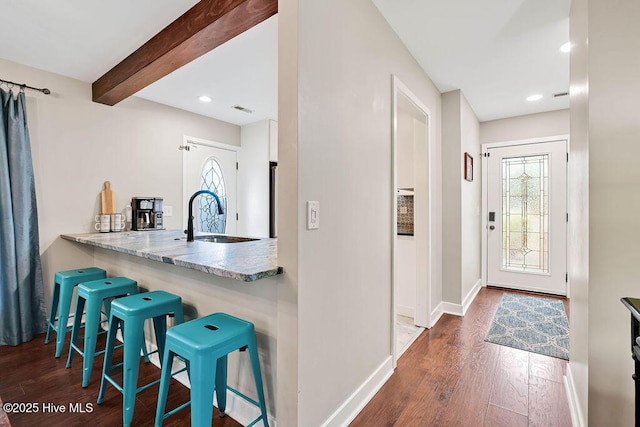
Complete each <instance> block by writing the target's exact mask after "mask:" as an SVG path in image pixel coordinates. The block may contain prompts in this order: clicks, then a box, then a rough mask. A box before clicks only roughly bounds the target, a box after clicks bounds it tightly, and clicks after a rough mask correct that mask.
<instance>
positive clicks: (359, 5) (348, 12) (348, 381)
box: [278, 0, 441, 427]
mask: <svg viewBox="0 0 640 427" xmlns="http://www.w3.org/2000/svg"><path fill="white" fill-rule="evenodd" d="M279 11H280V13H281V14H282V12H284V15H280V16H279V22H280V25H284V26H285V27H284V28H281V32H280V37H279V39H280V46H279V52H280V55H281V59H280V61H279V70H280V79H279V83H280V85H281V86H280V93H279V100H280V101H279V102H280V105H279V112H280V117H279V127H280V142H279V158H280V167H281V170H280V178H281V182H283V181H285V182H288V183H289V182H291V181H290V180H292V181H294V182H293V183H290V184H284V185H282V186H280V189H281V190H282V191H281V192H280V204H279V205H280V208H282V209H286V210H287V211H286V212H281V214H280V218H279V222H280V226H279V229H280V234H282V231H283V223H282V222H283V220H285V219H286V220H288V224H287V226H288V227H291V228H293V227H296V225H297V227H296V231H295V232H291V231H288V232H287V233H286V235H285V236H283V237H284V239H283V238H279V246H281V247H279V253H281V252H282V251H284V252H285V253H284V255H285V256H286V264H283V266H284V268H285V272H286V271H287V268H288V265H291V266H292V268H293V270H292V273H291V274H290V275H288V277H287V281H286V282H285V283H283V285H284V287H285V288H286V291H285V292H286V295H285V292H283V299H285V298H286V297H288V296H292V295H294V294H295V292H296V291H297V293H298V306H297V310H296V309H295V308H294V307H288V308H289V310H287V311H286V312H285V313H283V316H286V317H287V318H288V319H290V320H292V318H293V316H296V315H297V316H298V330H297V331H296V332H297V344H298V350H299V351H298V356H297V368H298V371H297V375H298V382H297V384H298V395H297V398H296V397H295V395H294V394H293V393H292V391H293V390H292V389H291V384H290V383H289V385H288V386H287V390H286V397H293V398H295V399H296V400H297V403H298V405H297V418H296V419H291V418H290V417H291V416H292V415H294V414H295V412H296V410H295V409H294V408H291V407H289V408H287V409H286V410H285V411H286V419H285V417H283V412H284V411H280V408H279V409H278V425H280V426H281V427H282V425H284V426H293V425H300V426H316V425H320V424H322V423H323V422H324V421H326V420H327V419H328V418H329V417H330V416H331V414H332V413H334V411H336V410H338V409H339V407H340V405H342V404H343V403H344V402H345V401H346V400H347V399H348V398H349V397H350V396H351V395H352V393H354V392H355V391H356V390H357V389H358V387H360V386H361V385H362V384H363V383H364V382H365V381H366V380H367V378H368V377H369V376H370V375H371V374H372V373H374V372H375V371H376V369H377V368H378V367H380V366H381V365H382V364H383V363H385V362H388V361H389V360H390V355H391V341H392V339H391V338H392V332H391V243H392V239H393V236H392V233H391V226H392V223H391V221H392V218H393V216H392V206H393V204H392V201H393V198H394V197H395V189H394V188H392V179H391V167H392V158H391V134H392V132H391V90H390V89H391V75H392V74H396V75H398V77H399V78H400V79H401V80H402V82H403V83H405V84H406V85H407V86H408V87H409V88H410V90H411V91H412V92H413V93H414V94H416V95H417V96H418V97H419V98H420V99H421V100H422V102H423V103H424V104H425V105H427V106H428V108H429V109H430V110H431V114H432V117H431V119H432V129H431V130H432V133H431V134H432V136H433V139H434V141H433V147H434V150H435V151H436V152H435V153H433V155H434V156H435V157H436V158H439V157H440V152H439V149H440V132H439V123H440V94H439V93H438V91H437V89H436V88H435V86H434V85H433V84H432V83H431V81H430V80H429V79H428V77H427V76H426V75H425V74H424V72H423V71H422V70H421V69H420V67H419V65H418V64H417V63H416V62H415V60H414V59H413V58H412V56H411V55H410V54H409V52H408V51H407V50H406V48H405V47H404V46H403V45H402V43H401V42H400V40H399V39H398V37H397V36H396V35H395V34H394V33H393V31H392V30H391V29H390V27H389V26H388V24H387V23H386V22H385V20H384V18H383V17H382V16H381V15H380V13H379V12H378V10H377V9H376V8H375V7H374V5H373V4H372V3H371V2H370V1H369V0H354V1H349V2H345V1H341V0H328V1H323V2H299V1H298V0H283V1H280V2H279ZM296 23H297V25H296ZM328 28H330V29H331V31H328V30H327V29H328ZM285 33H286V36H288V37H287V38H286V40H285V39H284V37H283V36H284V35H285ZM296 34H297V35H296ZM285 75H286V76H287V77H289V79H287V80H286V81H285V79H284V77H285ZM283 86H286V87H283ZM292 86H293V87H294V89H292ZM293 91H295V93H296V97H295V100H294V99H293ZM283 99H286V101H284V100H283ZM291 102H294V103H295V104H296V106H291V105H287V104H289V103H291ZM283 104H285V105H283ZM296 114H297V116H296ZM296 117H297V129H296V126H294V125H293V124H291V123H290V122H291V121H293V120H296ZM285 128H286V129H285ZM289 149H290V150H292V152H291V153H286V154H285V152H286V151H288V150H289ZM291 161H293V162H295V165H291V164H289V162H291ZM436 163H437V162H436ZM434 167H435V168H436V169H437V170H434V171H433V175H434V177H439V176H440V169H439V164H435V165H434ZM435 179H436V180H437V179H438V178H435ZM296 183H297V184H296ZM433 188H434V194H433V203H434V205H435V206H439V205H440V200H441V199H440V188H441V184H440V182H438V181H436V182H435V183H433ZM308 200H318V201H320V218H321V220H320V229H319V230H306V228H305V202H306V201H308ZM290 206H293V207H295V209H297V212H296V213H294V212H293V211H292V210H289V209H290V208H289V207H290ZM293 215H295V217H293ZM433 227H434V229H435V230H438V229H440V216H439V215H436V217H435V218H433ZM439 245H440V242H439V241H436V243H435V245H434V248H433V249H434V252H436V253H439V252H440V249H439V248H440V246H439ZM296 246H297V248H298V255H297V260H296V259H292V257H291V255H292V254H291V252H290V249H291V248H293V247H296ZM435 264H436V266H437V265H439V264H440V260H439V259H436V260H435ZM436 274H437V279H436V282H439V277H440V276H439V274H440V272H439V271H438V272H437V273H436ZM288 326H291V322H286V321H285V322H282V324H281V328H279V334H278V335H279V336H281V335H280V331H281V330H284V329H285V328H287V327H288ZM289 329H290V331H291V332H294V328H293V327H290V328H289ZM294 339H295V338H294ZM278 351H279V352H280V346H279V347H278ZM288 351H289V352H290V351H291V350H288ZM278 360H279V367H280V366H281V365H280V362H282V364H283V365H284V363H285V361H284V358H281V356H280V354H278ZM289 362H290V363H293V361H291V360H290V361H289ZM294 369H295V368H294ZM278 372H279V375H280V373H281V369H280V368H279V369H278ZM287 375H288V376H289V379H291V378H293V377H294V376H295V372H294V373H288V374H287ZM279 383H280V381H279ZM368 385H369V386H370V384H368ZM284 394H285V393H283V394H280V393H279V394H278V396H279V398H283V397H285V396H283V395H284ZM282 405H285V403H282ZM286 405H294V403H293V401H292V400H288V401H286ZM347 409H348V408H347ZM351 409H353V408H351ZM331 420H332V421H333V422H338V418H332V419H331ZM280 423H283V424H282V425H281V424H280Z"/></svg>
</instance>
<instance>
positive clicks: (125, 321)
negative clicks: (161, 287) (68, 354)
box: [98, 291, 184, 427]
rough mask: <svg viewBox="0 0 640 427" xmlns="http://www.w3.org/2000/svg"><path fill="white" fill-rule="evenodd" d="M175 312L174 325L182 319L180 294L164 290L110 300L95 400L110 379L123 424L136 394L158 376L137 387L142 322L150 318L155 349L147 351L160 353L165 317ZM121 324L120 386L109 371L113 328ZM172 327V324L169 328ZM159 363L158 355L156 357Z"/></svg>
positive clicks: (101, 397) (128, 419)
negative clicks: (118, 395)
mask: <svg viewBox="0 0 640 427" xmlns="http://www.w3.org/2000/svg"><path fill="white" fill-rule="evenodd" d="M170 315H174V316H175V323H176V325H178V324H180V323H182V322H183V321H184V317H183V313H182V298H180V297H179V296H177V295H173V294H170V293H168V292H164V291H152V292H143V293H139V294H135V295H129V296H126V297H122V298H118V299H116V300H114V301H113V302H112V303H111V314H110V316H109V332H108V333H107V343H106V347H105V355H104V364H103V368H102V380H101V382H100V393H99V394H98V404H102V402H103V400H104V392H105V390H106V388H107V382H109V383H111V384H112V385H113V386H114V387H115V388H116V389H117V390H118V391H119V392H120V393H122V395H123V399H122V400H123V408H122V418H123V425H124V426H125V427H127V426H130V425H131V420H132V419H133V410H134V407H135V401H136V394H138V393H139V392H141V391H143V390H145V389H147V388H149V387H151V386H152V385H154V384H157V383H158V382H159V381H160V380H156V381H152V382H150V383H149V384H146V385H144V386H142V387H138V368H139V365H140V349H141V348H142V346H143V344H144V343H143V341H144V322H145V320H147V319H153V326H154V331H155V336H156V343H157V345H158V349H157V350H155V351H153V352H151V353H150V354H152V353H156V352H157V353H158V355H159V356H161V355H162V354H163V353H164V343H165V336H166V333H167V323H166V322H167V317H168V316H170ZM119 327H122V330H123V332H122V338H123V343H124V356H123V361H122V364H121V365H122V368H123V378H124V379H123V382H122V386H120V385H119V384H118V383H117V382H116V381H115V380H114V379H113V378H111V376H110V374H111V371H112V370H113V368H115V367H117V366H120V365H116V366H112V365H111V363H112V359H113V351H114V348H115V341H116V331H117V330H118V328H119ZM171 329H173V328H171ZM160 363H161V364H162V359H160Z"/></svg>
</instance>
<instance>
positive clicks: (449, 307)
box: [440, 301, 464, 316]
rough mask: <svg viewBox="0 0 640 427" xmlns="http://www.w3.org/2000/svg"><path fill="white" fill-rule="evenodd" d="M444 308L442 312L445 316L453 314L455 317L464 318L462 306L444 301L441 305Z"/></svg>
mask: <svg viewBox="0 0 640 427" xmlns="http://www.w3.org/2000/svg"><path fill="white" fill-rule="evenodd" d="M440 305H441V306H442V312H443V313H444V314H453V315H454V316H464V313H463V310H462V304H454V303H452V302H445V301H442V302H441V303H440Z"/></svg>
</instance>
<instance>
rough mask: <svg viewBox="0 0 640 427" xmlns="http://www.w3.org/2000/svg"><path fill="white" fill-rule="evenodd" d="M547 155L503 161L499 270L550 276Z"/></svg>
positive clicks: (512, 158) (505, 159)
mask: <svg viewBox="0 0 640 427" xmlns="http://www.w3.org/2000/svg"><path fill="white" fill-rule="evenodd" d="M548 204H549V155H548V154H544V155H538V156H525V157H511V158H503V159H502V268H503V269H505V270H513V271H530V272H535V273H548V272H549V208H548Z"/></svg>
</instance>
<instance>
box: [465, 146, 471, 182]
mask: <svg viewBox="0 0 640 427" xmlns="http://www.w3.org/2000/svg"><path fill="white" fill-rule="evenodd" d="M464 179H466V180H467V181H473V157H471V155H470V154H469V153H464Z"/></svg>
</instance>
